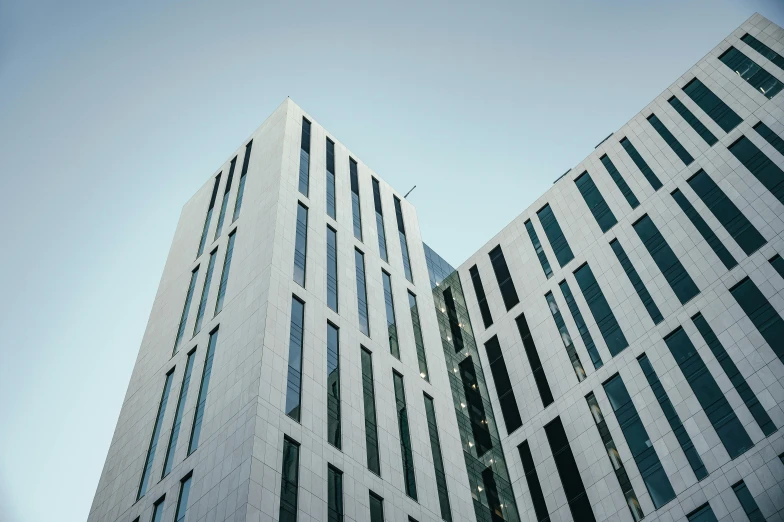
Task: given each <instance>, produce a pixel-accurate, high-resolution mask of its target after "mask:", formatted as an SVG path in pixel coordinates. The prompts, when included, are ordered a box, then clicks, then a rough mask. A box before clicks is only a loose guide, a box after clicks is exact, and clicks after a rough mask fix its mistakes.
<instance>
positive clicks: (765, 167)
mask: <svg viewBox="0 0 784 522" xmlns="http://www.w3.org/2000/svg"><path fill="white" fill-rule="evenodd" d="M727 148H728V149H729V151H730V152H732V154H733V155H734V156H735V157H736V158H737V159H738V161H740V162H741V163H743V166H744V167H746V168H747V169H748V170H749V171H750V172H751V173H752V174H754V177H755V178H757V179H758V180H759V182H760V183H762V185H764V186H765V188H766V189H768V190H769V191H770V192H771V193H772V194H773V195H774V196H776V199H778V200H779V201H780V202H781V203H782V204H784V171H782V170H781V169H780V168H779V167H778V166H777V165H776V164H775V163H773V162H772V161H771V160H770V158H768V157H767V156H766V155H765V154H763V153H762V151H760V150H759V149H758V148H757V146H756V145H754V144H753V143H752V142H751V140H750V139H748V138H747V137H746V136H741V137H740V139H738V140H737V141H736V142H735V143H733V144H732V145H730V146H729V147H727Z"/></svg>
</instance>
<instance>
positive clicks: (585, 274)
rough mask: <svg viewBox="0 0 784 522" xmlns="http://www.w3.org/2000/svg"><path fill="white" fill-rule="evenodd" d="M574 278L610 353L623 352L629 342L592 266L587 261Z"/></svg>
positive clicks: (576, 271)
mask: <svg viewBox="0 0 784 522" xmlns="http://www.w3.org/2000/svg"><path fill="white" fill-rule="evenodd" d="M574 278H575V279H576V280H577V285H578V286H579V287H580V290H581V291H582V293H583V297H584V298H585V302H586V303H588V308H589V309H590V310H591V314H592V315H593V318H594V320H595V321H596V326H598V327H599V331H600V332H601V333H602V337H604V342H605V343H607V349H608V350H610V355H612V356H613V357H615V356H616V355H618V354H619V353H621V352H622V351H623V350H624V349H625V348H626V347H627V346H629V342H628V341H627V340H626V337H625V336H624V335H623V332H622V331H621V327H620V326H618V321H617V320H616V319H615V314H613V311H612V309H611V308H610V305H609V303H608V302H607V299H605V297H604V293H603V292H602V289H601V288H600V287H599V283H598V282H597V281H596V277H594V275H593V272H592V271H591V267H590V266H588V263H585V264H584V265H582V266H581V267H580V268H578V269H577V270H575V271H574Z"/></svg>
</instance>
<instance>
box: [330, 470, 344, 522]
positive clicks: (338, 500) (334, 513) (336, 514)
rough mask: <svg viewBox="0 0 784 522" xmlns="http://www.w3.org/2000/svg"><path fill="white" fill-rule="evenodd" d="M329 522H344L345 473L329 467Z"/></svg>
mask: <svg viewBox="0 0 784 522" xmlns="http://www.w3.org/2000/svg"><path fill="white" fill-rule="evenodd" d="M327 522H343V472H342V471H340V470H339V469H338V468H336V467H335V466H333V465H332V464H329V465H328V466H327Z"/></svg>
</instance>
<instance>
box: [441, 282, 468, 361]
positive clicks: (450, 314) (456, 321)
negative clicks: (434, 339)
mask: <svg viewBox="0 0 784 522" xmlns="http://www.w3.org/2000/svg"><path fill="white" fill-rule="evenodd" d="M444 305H446V317H447V320H448V321H449V333H451V334H452V335H451V336H449V335H447V337H446V340H447V341H452V346H453V347H454V349H455V353H457V352H459V351H461V350H462V349H463V348H464V347H465V343H464V342H463V324H462V322H461V319H460V318H459V317H458V316H457V307H456V306H455V298H454V297H453V296H452V288H451V287H449V288H447V289H446V290H444Z"/></svg>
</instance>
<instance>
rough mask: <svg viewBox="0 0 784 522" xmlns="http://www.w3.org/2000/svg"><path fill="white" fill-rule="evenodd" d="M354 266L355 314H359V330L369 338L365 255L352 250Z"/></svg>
mask: <svg viewBox="0 0 784 522" xmlns="http://www.w3.org/2000/svg"><path fill="white" fill-rule="evenodd" d="M354 264H355V265H356V275H357V313H358V314H359V330H360V331H361V332H362V333H363V334H365V335H367V336H368V337H370V320H369V319H368V303H367V286H366V283H365V254H363V253H362V252H360V250H359V249H357V248H355V249H354Z"/></svg>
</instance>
